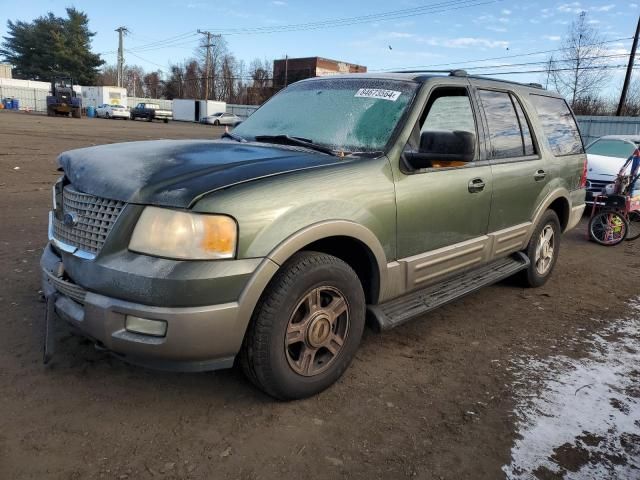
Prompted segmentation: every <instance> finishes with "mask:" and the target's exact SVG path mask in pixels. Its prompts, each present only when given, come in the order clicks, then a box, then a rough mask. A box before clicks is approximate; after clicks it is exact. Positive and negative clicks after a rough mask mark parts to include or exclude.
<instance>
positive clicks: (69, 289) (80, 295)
mask: <svg viewBox="0 0 640 480" xmlns="http://www.w3.org/2000/svg"><path fill="white" fill-rule="evenodd" d="M46 274H47V282H48V283H49V284H50V285H51V286H52V287H53V288H55V289H56V290H57V291H58V292H60V293H61V294H63V295H66V296H67V297H69V298H71V299H72V300H75V301H76V302H78V303H80V304H82V305H84V299H85V297H86V296H87V291H86V290H85V289H84V288H82V287H81V286H80V285H76V284H75V283H72V282H70V281H68V280H63V279H62V278H58V277H56V276H55V275H52V274H51V273H49V272H46Z"/></svg>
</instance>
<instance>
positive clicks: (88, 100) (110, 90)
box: [82, 87, 127, 108]
mask: <svg viewBox="0 0 640 480" xmlns="http://www.w3.org/2000/svg"><path fill="white" fill-rule="evenodd" d="M105 103H106V104H108V105H122V106H124V107H126V106H127V89H126V88H121V87H82V106H83V107H84V108H87V107H88V106H93V107H97V106H98V105H103V104H105Z"/></svg>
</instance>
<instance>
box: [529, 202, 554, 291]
mask: <svg viewBox="0 0 640 480" xmlns="http://www.w3.org/2000/svg"><path fill="white" fill-rule="evenodd" d="M561 234H562V229H561V227H560V220H558V215H557V214H556V212H554V211H553V210H547V211H546V212H545V213H544V215H542V218H541V219H540V221H539V222H538V226H537V227H536V229H535V230H534V231H533V235H531V240H529V245H527V248H526V250H525V253H526V254H527V257H529V260H530V262H531V263H530V264H529V267H528V268H527V269H526V270H523V271H522V272H520V280H521V283H522V284H523V286H525V287H530V288H537V287H541V286H542V285H544V284H545V283H547V280H549V277H550V276H551V273H552V272H553V268H554V267H555V265H556V262H557V260H558V254H559V253H560V235H561Z"/></svg>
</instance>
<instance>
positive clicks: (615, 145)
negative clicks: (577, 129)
mask: <svg viewBox="0 0 640 480" xmlns="http://www.w3.org/2000/svg"><path fill="white" fill-rule="evenodd" d="M635 148H636V146H635V144H633V143H630V142H626V141H624V140H596V141H595V142H594V143H592V144H591V145H590V146H589V147H588V148H587V153H590V154H592V155H603V156H605V157H616V158H629V157H630V156H631V154H632V153H633V151H634V150H635Z"/></svg>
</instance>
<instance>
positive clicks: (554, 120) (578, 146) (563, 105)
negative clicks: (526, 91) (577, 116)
mask: <svg viewBox="0 0 640 480" xmlns="http://www.w3.org/2000/svg"><path fill="white" fill-rule="evenodd" d="M531 101H532V102H533V105H534V107H535V108H536V111H537V112H538V117H539V119H540V123H541V124H542V130H543V131H544V135H545V136H546V137H547V141H548V142H549V146H550V147H551V151H552V152H553V154H554V155H555V156H556V157H560V156H562V155H575V154H578V153H583V151H584V149H583V147H582V140H581V139H580V133H579V132H578V127H577V125H576V122H575V120H574V119H573V115H572V114H571V110H569V106H568V105H567V102H565V101H564V100H563V99H562V98H553V97H545V96H542V95H531Z"/></svg>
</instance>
